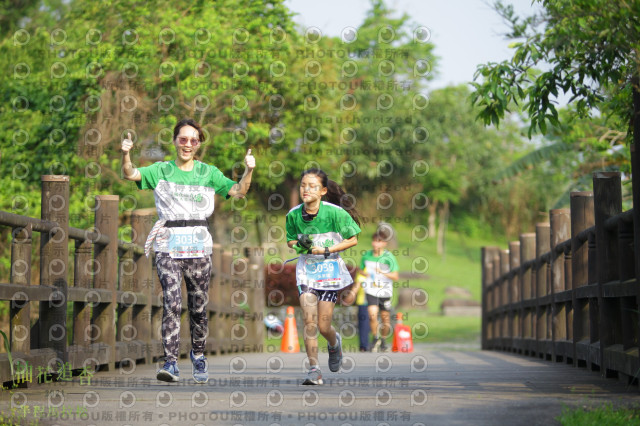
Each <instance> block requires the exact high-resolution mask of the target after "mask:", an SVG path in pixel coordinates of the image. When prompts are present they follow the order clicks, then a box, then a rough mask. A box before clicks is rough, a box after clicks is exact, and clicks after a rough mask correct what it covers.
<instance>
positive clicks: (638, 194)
mask: <svg viewBox="0 0 640 426" xmlns="http://www.w3.org/2000/svg"><path fill="white" fill-rule="evenodd" d="M631 90H632V92H631V93H632V99H633V141H632V143H631V146H630V147H629V148H630V151H631V177H632V184H631V186H632V191H633V247H634V262H633V264H634V265H635V276H636V280H637V279H640V149H638V150H636V147H638V146H640V78H639V76H638V73H637V71H636V73H635V75H634V76H633V78H632V79H631ZM634 308H635V309H634V310H635V311H636V312H638V311H640V286H637V285H636V304H635V307H634ZM635 328H636V330H640V315H638V320H637V321H636V327H635ZM638 333H640V331H639V332H637V333H636V335H635V338H634V340H635V341H636V342H640V335H638ZM635 346H636V348H639V349H640V344H639V343H636V345H635ZM638 354H639V357H640V350H639V351H638ZM639 362H640V360H639Z"/></svg>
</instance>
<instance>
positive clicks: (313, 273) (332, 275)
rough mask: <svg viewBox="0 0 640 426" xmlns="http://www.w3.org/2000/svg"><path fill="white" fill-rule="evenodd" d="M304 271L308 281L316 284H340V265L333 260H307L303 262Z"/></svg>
mask: <svg viewBox="0 0 640 426" xmlns="http://www.w3.org/2000/svg"><path fill="white" fill-rule="evenodd" d="M304 271H305V273H306V275H307V278H308V279H309V280H310V281H315V282H317V283H338V282H340V265H339V264H338V261H337V260H335V259H331V260H329V259H327V260H316V259H312V258H309V259H307V260H306V261H305V265H304Z"/></svg>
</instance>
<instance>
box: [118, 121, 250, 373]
mask: <svg viewBox="0 0 640 426" xmlns="http://www.w3.org/2000/svg"><path fill="white" fill-rule="evenodd" d="M204 139H205V136H204V133H203V132H202V129H201V128H200V125H199V124H198V123H196V122H195V121H194V120H192V119H189V118H185V119H183V120H180V121H179V122H178V123H177V124H176V126H175V127H174V129H173V144H174V146H175V148H176V158H175V159H174V160H171V161H160V162H157V163H155V164H152V165H150V166H148V167H140V168H135V167H134V166H133V164H132V163H131V157H130V154H129V151H130V150H131V148H132V147H133V141H132V140H131V134H129V135H128V138H127V139H125V140H123V141H122V173H123V175H124V178H125V179H127V180H131V181H134V182H136V184H137V185H138V188H140V189H152V190H153V195H154V198H155V203H156V209H157V210H158V218H159V219H158V221H157V222H156V223H155V225H154V226H153V228H152V229H151V232H149V236H148V238H147V241H146V243H145V252H146V253H147V256H149V252H150V250H151V247H152V246H153V247H154V250H155V252H156V267H157V271H158V277H159V278H160V283H161V285H162V300H163V310H162V346H163V348H164V353H165V363H164V366H163V367H162V368H161V369H160V370H158V372H157V374H156V378H157V379H158V380H162V381H165V382H177V381H178V379H179V376H180V371H179V369H178V365H177V361H178V354H179V346H180V314H181V310H182V292H181V283H182V278H183V276H184V280H185V283H186V285H187V292H188V296H189V297H188V298H187V306H188V308H189V319H190V321H189V325H190V329H191V330H190V331H191V347H192V350H191V352H190V355H189V357H190V359H191V363H192V366H193V369H192V374H193V378H194V380H195V381H196V382H197V383H204V382H206V381H207V380H208V379H209V373H208V364H207V360H206V358H205V356H204V350H205V339H206V336H207V334H208V314H207V311H206V306H207V303H208V292H209V281H210V280H211V252H212V247H213V241H212V239H211V235H210V234H209V230H208V226H207V217H209V216H211V214H212V213H213V208H214V198H215V197H214V196H215V195H216V194H218V195H221V196H223V197H225V198H229V197H235V198H242V197H244V196H245V195H246V193H247V191H248V190H249V185H250V183H251V175H252V173H253V169H254V167H255V165H256V162H255V159H254V158H253V156H252V155H251V150H249V151H247V155H246V156H245V158H244V161H245V173H244V175H243V176H242V179H241V180H240V182H239V183H236V182H234V181H233V180H231V179H228V178H227V177H225V176H224V175H223V174H222V172H221V171H220V170H218V169H217V168H216V167H215V166H212V165H209V164H205V163H202V162H200V161H198V160H195V158H194V157H195V155H196V152H197V151H198V148H199V147H200V144H201V143H202V142H204Z"/></svg>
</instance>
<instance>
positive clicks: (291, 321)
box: [280, 306, 300, 354]
mask: <svg viewBox="0 0 640 426" xmlns="http://www.w3.org/2000/svg"><path fill="white" fill-rule="evenodd" d="M280 352H284V353H289V354H294V353H297V352H300V342H299V341H298V328H297V327H296V318H295V317H294V316H293V306H289V307H287V318H286V319H285V320H284V333H283V334H282V343H281V344H280Z"/></svg>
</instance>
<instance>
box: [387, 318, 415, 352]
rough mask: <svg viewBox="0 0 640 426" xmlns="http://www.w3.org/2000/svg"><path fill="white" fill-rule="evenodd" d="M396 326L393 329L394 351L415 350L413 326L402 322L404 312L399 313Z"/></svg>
mask: <svg viewBox="0 0 640 426" xmlns="http://www.w3.org/2000/svg"><path fill="white" fill-rule="evenodd" d="M396 318H397V322H396V328H395V330H394V331H393V346H392V348H391V350H392V351H393V352H413V339H411V327H409V326H408V325H404V324H402V313H398V315H397V317H396Z"/></svg>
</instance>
